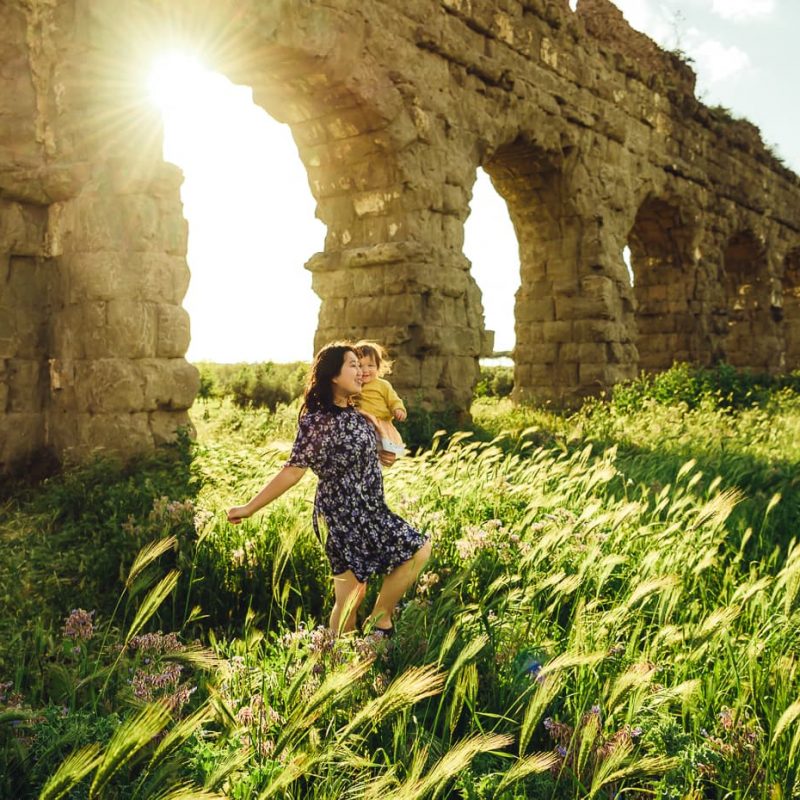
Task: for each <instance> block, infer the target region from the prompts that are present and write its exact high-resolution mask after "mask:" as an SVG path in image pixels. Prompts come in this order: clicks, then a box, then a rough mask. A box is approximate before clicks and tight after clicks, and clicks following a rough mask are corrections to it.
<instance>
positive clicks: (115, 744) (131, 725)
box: [89, 703, 170, 800]
mask: <svg viewBox="0 0 800 800" xmlns="http://www.w3.org/2000/svg"><path fill="white" fill-rule="evenodd" d="M169 719H170V713H169V709H168V708H167V707H166V706H165V705H164V704H162V703H153V704H151V705H148V706H145V707H144V708H143V709H142V710H141V711H140V712H139V713H138V714H136V715H135V716H133V717H131V718H130V719H128V720H126V721H125V722H123V723H122V725H120V726H119V728H117V730H116V731H114V735H113V736H112V737H111V741H110V742H109V743H108V745H107V746H106V748H105V752H104V753H103V756H102V758H101V760H100V762H99V764H98V766H97V771H96V772H95V775H94V779H93V780H92V784H91V786H90V787H89V800H95V798H98V797H101V796H102V794H103V792H104V790H105V787H106V786H107V785H108V782H109V781H110V780H111V778H113V777H114V775H115V774H116V772H117V771H118V770H119V769H121V768H122V767H123V766H124V765H125V764H127V763H128V762H129V761H130V760H131V759H132V758H133V757H134V756H135V755H136V754H137V753H138V752H139V751H140V750H141V749H142V748H144V747H145V746H146V745H148V744H150V742H152V741H153V739H154V738H155V737H156V736H157V735H158V734H159V733H161V731H163V730H164V728H165V727H166V726H167V723H168V722H169Z"/></svg>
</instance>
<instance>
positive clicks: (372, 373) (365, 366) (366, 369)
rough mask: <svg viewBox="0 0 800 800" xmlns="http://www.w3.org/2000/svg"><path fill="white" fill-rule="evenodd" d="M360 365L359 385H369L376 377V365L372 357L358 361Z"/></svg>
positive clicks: (365, 357)
mask: <svg viewBox="0 0 800 800" xmlns="http://www.w3.org/2000/svg"><path fill="white" fill-rule="evenodd" d="M358 363H359V364H361V383H369V382H370V381H373V380H375V378H376V377H377V376H378V365H377V364H376V363H375V359H374V358H373V357H372V356H364V357H363V358H359V359H358Z"/></svg>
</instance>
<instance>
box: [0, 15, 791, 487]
mask: <svg viewBox="0 0 800 800" xmlns="http://www.w3.org/2000/svg"><path fill="white" fill-rule="evenodd" d="M175 48H183V49H188V50H190V51H191V52H194V53H196V54H197V55H198V56H199V57H200V58H201V59H202V60H203V61H204V62H205V63H206V64H208V65H209V66H210V67H212V68H214V69H216V70H219V71H220V72H222V73H224V74H225V75H226V76H228V77H229V78H230V79H231V80H233V81H234V82H236V83H240V84H245V85H247V86H250V87H252V90H253V97H254V100H255V102H256V103H257V104H259V105H260V106H261V107H263V108H264V109H265V110H266V111H267V112H268V113H269V114H270V115H272V116H273V117H274V118H276V119H277V120H279V121H281V122H284V123H286V124H288V125H289V126H290V127H291V130H292V133H293V135H294V139H295V141H296V143H297V148H298V151H299V154H300V158H301V159H302V161H303V163H304V165H305V167H306V170H307V173H308V180H309V185H310V187H311V191H312V192H313V194H314V197H315V198H316V201H317V215H318V217H319V218H320V219H321V220H322V221H323V222H324V223H325V224H326V226H327V238H326V241H325V250H324V252H322V253H317V254H316V255H312V254H309V256H310V260H309V261H308V263H307V264H306V267H307V268H308V269H309V270H311V272H312V273H313V287H314V290H315V292H316V293H317V294H318V295H319V296H320V297H321V299H322V306H321V310H320V316H319V327H318V330H317V334H316V345H320V344H322V343H324V342H325V341H328V340H330V339H335V338H341V337H348V338H350V337H358V338H360V337H370V338H375V339H378V340H380V341H382V342H384V343H385V344H386V345H387V346H388V347H389V349H390V350H391V351H392V353H393V354H394V355H395V356H396V362H395V376H394V381H395V384H396V385H397V387H398V389H399V390H400V392H401V393H402V394H403V395H404V396H405V397H407V398H408V400H409V402H410V403H411V404H412V405H413V404H418V403H424V404H427V406H428V407H431V408H442V407H448V406H449V407H455V408H456V409H462V410H463V409H467V408H468V407H469V403H470V400H471V394H472V390H473V387H474V385H475V383H476V380H477V376H478V359H479V357H481V356H484V355H488V354H490V353H491V352H492V334H491V332H489V331H486V330H485V329H484V325H483V312H482V306H481V294H480V291H479V289H478V287H477V285H476V284H475V281H474V280H473V278H472V276H471V275H470V263H469V261H468V260H467V259H466V258H465V257H464V254H463V252H462V244H463V238H464V221H465V220H466V218H467V216H468V214H469V202H470V197H471V189H472V186H473V183H474V181H475V178H476V170H477V169H478V167H482V168H483V169H485V170H486V172H487V173H488V174H489V176H490V177H491V179H492V182H493V185H494V187H495V188H496V190H497V191H498V193H499V194H500V195H501V196H502V197H503V198H504V200H505V201H506V204H507V206H508V210H509V213H510V216H511V219H512V221H513V224H514V227H515V230H516V235H517V239H518V241H519V252H520V261H521V286H520V289H519V291H518V293H517V297H516V312H515V317H516V341H517V344H516V348H515V351H514V361H515V397H516V399H517V400H538V401H551V402H553V403H554V404H558V405H566V404H569V403H571V402H574V401H576V400H577V399H579V398H581V397H583V396H586V395H590V394H594V393H597V392H598V391H600V390H603V389H605V388H607V387H610V386H612V385H613V384H615V383H616V382H618V381H621V380H625V379H629V378H633V377H634V376H636V374H637V373H638V372H639V371H640V370H661V369H664V368H667V367H669V366H670V365H671V364H672V363H673V361H675V360H683V361H690V362H695V363H699V364H712V363H715V362H718V361H720V360H725V361H727V362H729V363H731V364H733V365H735V366H737V367H747V368H750V369H752V370H758V371H766V372H771V373H774V372H777V371H784V370H792V369H796V368H798V367H800V184H799V183H798V178H797V177H796V176H795V175H794V174H793V173H792V172H790V171H789V170H788V169H786V168H785V167H784V166H782V164H781V162H780V161H779V160H778V159H777V158H775V157H774V156H773V155H772V154H771V153H770V151H769V149H767V148H765V146H764V145H763V143H762V141H761V139H760V136H759V133H758V130H757V129H756V128H755V127H754V126H753V125H751V124H750V123H748V122H746V121H742V120H734V119H731V118H730V116H729V115H728V114H727V113H726V112H725V111H724V110H720V109H712V108H706V107H705V106H704V105H702V104H701V103H700V102H699V101H698V100H697V99H696V98H695V96H694V80H695V76H694V74H693V73H692V71H691V70H690V69H689V67H688V66H687V65H686V64H685V63H683V62H682V60H681V59H680V57H679V56H678V55H676V54H672V53H668V52H664V51H662V50H660V49H659V48H658V47H657V46H656V45H655V44H653V42H651V41H650V40H649V39H647V38H646V37H645V36H643V35H641V34H639V33H637V32H635V31H633V30H632V29H630V28H629V27H628V26H627V24H626V23H625V21H624V19H623V18H622V15H621V14H620V13H619V11H618V10H617V9H616V8H615V7H614V6H613V5H611V4H610V3H609V2H608V1H607V0H581V2H579V4H578V7H577V11H576V12H573V11H571V10H570V8H569V3H568V0H403V2H397V1H396V0H370V1H369V2H365V1H364V0H270V2H264V0H126V2H124V3H120V2H119V1H118V0H7V1H6V2H4V3H3V4H2V6H0V52H1V53H2V57H1V58H0V64H1V65H2V67H0V86H1V87H2V91H0V287H2V288H1V289H0V471H8V470H10V469H12V468H13V467H14V465H20V464H23V463H24V462H25V461H26V460H28V459H30V458H32V457H34V456H35V455H36V454H38V453H41V452H42V451H49V452H50V453H53V454H55V455H56V456H57V457H58V458H59V459H62V460H74V459H82V458H85V457H87V456H88V455H90V454H91V453H93V452H95V451H97V450H107V451H108V450H110V451H116V452H119V453H123V454H127V453H132V452H135V451H140V450H147V449H149V448H151V447H153V446H154V445H157V444H159V443H161V442H166V441H168V440H170V439H171V438H172V437H173V436H174V432H175V431H176V429H177V428H178V427H179V426H182V425H185V424H187V422H188V418H187V409H188V408H189V406H190V405H191V403H192V400H193V398H194V396H195V393H196V391H197V387H198V379H197V373H196V370H195V368H194V367H193V366H191V365H190V364H188V363H187V362H186V361H185V359H184V355H185V353H186V349H187V346H188V343H189V319H188V316H187V314H186V312H185V311H184V310H183V308H182V307H181V300H182V298H183V296H184V293H185V291H186V288H187V285H188V281H189V271H188V268H187V264H186V242H187V224H186V221H185V220H184V218H183V214H182V206H181V201H180V195H179V190H180V185H181V174H180V172H179V170H178V169H177V168H175V167H173V166H171V165H168V164H165V163H164V162H163V161H162V157H161V129H160V120H159V117H158V113H157V111H156V109H155V108H154V107H153V106H152V104H151V103H150V101H149V100H148V98H147V96H146V75H147V73H148V70H149V68H150V65H151V63H152V60H153V58H154V57H155V56H156V55H158V54H160V53H163V52H164V51H167V50H171V49H175ZM626 245H627V246H629V247H630V252H631V256H632V264H633V271H634V275H635V281H634V285H633V286H632V285H631V280H630V278H629V275H628V272H627V269H626V266H625V264H624V262H623V257H622V252H623V248H625V247H626ZM265 355H266V353H265ZM310 355H311V354H309V357H310Z"/></svg>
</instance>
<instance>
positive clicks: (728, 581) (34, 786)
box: [0, 366, 800, 800]
mask: <svg viewBox="0 0 800 800" xmlns="http://www.w3.org/2000/svg"><path fill="white" fill-rule="evenodd" d="M709 372H710V373H713V374H712V375H711V377H709V376H708V375H698V374H696V373H695V372H693V371H691V370H689V369H688V368H686V367H683V366H677V367H676V368H674V369H673V370H671V371H670V373H669V374H665V375H664V376H658V377H653V378H647V379H643V380H642V381H639V382H635V383H634V384H633V385H629V386H627V387H621V388H620V390H619V395H618V396H615V397H612V398H611V399H610V400H609V401H606V402H591V403H588V404H586V405H585V406H584V408H582V409H581V410H579V411H578V412H576V413H574V414H571V415H557V414H553V413H551V412H549V411H547V410H546V409H537V408H532V407H524V406H523V407H515V406H512V405H511V403H510V401H509V400H508V398H504V399H496V398H492V399H489V398H483V399H481V400H479V401H477V402H476V403H475V404H474V406H473V409H472V413H473V418H474V420H475V425H476V429H478V431H479V436H480V437H484V438H488V439H491V441H481V440H480V439H479V437H478V436H476V435H475V434H472V433H470V432H455V433H454V432H452V429H451V433H449V434H448V435H447V436H445V435H438V436H437V435H435V431H436V430H439V429H441V428H442V425H441V422H442V420H433V419H432V418H431V419H427V420H426V419H425V418H423V419H422V422H420V429H424V433H425V436H424V437H423V436H422V435H420V440H426V441H427V443H428V446H427V447H425V448H424V449H421V450H420V451H419V452H418V453H417V454H416V455H415V456H413V457H406V458H401V459H399V460H398V461H397V462H396V464H395V465H394V466H393V467H392V468H391V469H387V470H385V471H384V481H385V485H386V491H387V500H388V503H389V506H390V507H391V508H393V509H394V510H396V511H397V512H398V513H400V514H401V515H403V516H404V517H406V518H407V519H408V520H409V521H410V522H411V523H412V524H413V525H415V526H416V527H417V528H419V529H421V530H426V531H428V532H430V533H431V534H432V537H433V555H432V558H431V560H430V562H429V565H428V567H427V569H426V571H425V572H424V573H423V575H422V576H421V578H420V580H419V581H418V584H417V586H416V587H415V588H414V590H413V591H412V592H411V593H410V594H409V596H408V597H407V598H406V599H405V602H404V604H403V606H402V608H401V610H400V612H399V614H398V616H397V617H396V619H395V629H396V633H395V636H394V638H393V639H392V640H390V641H389V642H387V641H386V640H382V639H373V638H370V637H365V636H362V635H353V636H348V637H344V638H340V639H334V638H333V637H332V636H331V635H330V634H329V632H327V631H326V629H325V628H324V627H322V624H323V623H324V620H325V619H326V617H327V614H328V613H329V611H330V604H331V594H332V592H331V590H330V576H329V574H328V568H327V565H326V562H325V557H324V552H323V550H322V546H321V545H320V543H319V542H317V541H316V539H315V538H314V535H313V532H312V531H311V525H310V508H311V503H312V499H313V495H314V490H315V484H314V479H313V477H311V476H307V477H306V478H305V479H304V481H303V482H301V483H300V484H299V485H298V486H297V487H295V489H293V490H292V492H291V493H288V494H287V495H285V496H283V497H281V498H280V499H279V500H277V501H276V502H275V503H274V504H272V505H271V506H270V507H269V509H267V510H265V511H264V512H262V513H261V514H260V515H257V516H256V517H255V518H252V519H250V520H247V521H245V522H244V523H243V524H242V525H241V526H236V527H234V526H230V525H228V524H227V522H226V521H225V509H226V508H227V507H228V506H230V505H232V504H234V503H238V502H241V501H243V500H244V499H246V498H247V497H249V496H251V495H252V494H253V493H254V492H255V491H257V490H258V489H259V488H260V487H261V486H262V485H263V483H264V482H265V480H267V479H268V478H269V477H270V476H271V475H272V474H273V473H274V472H275V471H276V470H277V469H278V468H279V467H280V465H281V464H282V463H284V461H285V459H286V457H287V455H288V452H289V449H290V447H291V441H292V438H293V435H294V431H295V429H296V419H297V405H296V403H297V401H295V404H294V405H293V406H278V408H277V411H276V412H275V413H270V412H268V411H267V410H266V409H265V408H260V409H240V408H238V407H236V406H235V404H234V403H233V402H232V400H231V399H230V398H226V399H223V400H222V401H220V400H218V399H214V398H213V397H212V398H211V399H209V400H207V401H203V402H200V403H198V405H197V406H196V408H195V409H194V410H193V420H194V422H195V425H196V427H197V430H198V443H197V444H196V445H194V448H193V456H194V460H193V464H192V466H191V469H189V467H188V464H187V463H186V462H185V461H181V460H180V459H179V460H178V462H175V461H164V462H163V464H162V466H161V467H159V466H157V464H158V463H161V462H159V461H158V460H157V462H156V465H154V464H152V463H150V464H146V463H144V462H142V463H140V464H138V465H135V466H132V467H128V468H124V469H123V468H116V467H115V468H113V469H112V468H109V467H106V468H105V475H104V474H103V469H102V468H100V467H99V466H95V467H92V468H89V469H87V470H86V471H83V472H74V473H69V474H67V475H65V476H63V477H62V478H58V479H53V480H51V481H49V482H47V483H45V484H43V485H42V486H40V487H38V489H37V488H35V487H32V488H30V489H29V490H28V493H27V494H24V495H22V496H20V497H19V498H18V499H17V500H15V501H13V502H12V503H8V504H6V506H4V507H3V509H2V514H3V517H2V522H3V525H2V526H0V536H2V543H3V545H4V551H5V552H8V553H9V554H10V555H9V559H8V560H9V561H10V566H8V567H0V568H2V569H6V570H14V572H17V571H18V572H19V573H20V575H21V580H22V583H23V586H24V587H25V588H24V591H23V590H19V591H18V590H16V589H14V588H6V585H7V581H6V580H5V579H6V578H9V577H10V576H11V575H12V574H13V573H12V572H10V571H7V572H6V573H5V574H4V575H3V578H4V581H3V583H2V585H3V590H2V591H3V592H4V593H5V595H4V596H5V605H4V606H3V609H2V617H3V620H4V623H5V624H6V625H7V627H6V632H7V634H8V635H7V636H6V637H4V638H2V639H0V652H3V653H4V656H3V659H4V660H2V661H0V664H2V667H0V669H1V670H2V671H0V759H2V760H0V775H2V778H0V781H5V783H2V782H0V794H2V795H3V796H6V795H8V796H16V797H20V798H23V797H26V796H36V794H37V793H38V792H39V791H40V790H41V788H42V786H43V785H44V784H45V782H46V781H48V780H49V781H51V782H52V781H55V779H56V777H57V776H58V774H59V773H58V772H57V770H59V769H61V770H62V772H61V774H62V777H63V776H64V775H66V774H68V773H71V774H73V775H74V776H78V775H82V777H80V779H79V780H77V781H76V782H75V784H74V786H73V787H72V789H71V790H70V791H72V792H73V794H72V795H69V796H72V797H85V796H86V795H87V793H88V791H89V787H90V786H93V785H94V786H96V787H97V789H96V793H97V795H98V796H102V797H114V798H117V797H119V798H133V797H134V796H136V797H137V798H149V797H156V796H158V794H159V792H165V791H167V790H168V789H169V787H180V786H183V785H186V786H189V785H191V786H194V787H195V788H194V789H192V791H193V792H194V793H195V794H194V795H190V794H189V790H188V789H186V790H184V791H185V796H213V793H220V794H224V796H227V797H234V798H239V799H240V800H245V799H249V798H256V797H260V796H261V797H284V798H320V799H322V798H326V799H327V798H333V797H337V798H338V797H343V796H362V797H366V798H375V799H376V800H377V798H381V800H392V799H393V798H394V799H395V800H400V798H402V799H403V800H407V798H414V797H417V798H422V797H463V798H470V799H471V800H475V799H476V798H478V799H479V800H488V799H489V798H495V799H497V798H500V800H517V798H519V799H520V800H521V798H524V797H539V796H542V797H551V798H554V800H555V799H558V798H577V797H588V796H593V797H608V796H615V795H619V794H622V795H623V796H624V795H630V796H653V797H665V798H675V800H677V799H678V798H686V797H689V798H696V797H710V798H711V797H718V798H723V797H741V798H745V797H769V798H772V797H789V796H792V792H794V793H797V791H798V789H800V728H799V727H798V725H799V724H800V704H798V703H797V697H798V696H800V667H798V661H797V647H798V638H797V631H798V630H800V590H799V587H800V578H798V576H800V547H798V546H797V544H796V542H795V541H794V536H795V535H796V531H797V530H798V527H800V526H798V524H797V523H798V513H800V512H799V511H798V509H800V498H798V491H799V490H800V486H798V481H797V475H798V474H800V470H798V465H799V464H800V398H799V397H798V395H797V393H796V392H795V391H794V390H793V389H792V388H791V385H792V384H791V381H792V380H794V378H792V377H791V376H789V377H785V378H781V379H777V378H776V379H772V383H770V384H768V385H762V384H760V383H758V382H757V381H756V380H755V379H751V378H750V377H748V376H741V375H738V374H737V373H735V372H733V371H731V370H730V369H729V368H719V369H717V370H714V371H709ZM409 405H410V406H411V407H412V408H413V407H414V404H413V403H410V404H409ZM449 422H450V423H451V425H454V424H455V420H452V419H451V420H450V421H449ZM404 435H406V438H407V440H408V439H410V438H411V437H409V436H408V434H407V433H406V431H404ZM176 463H177V464H183V465H184V466H183V467H181V468H178V467H176V466H175V464H176ZM170 465H171V466H170ZM181 471H183V474H182V477H181V476H179V474H178V473H180V472H181ZM125 495H129V496H125ZM92 526H99V527H100V534H98V537H99V536H101V535H102V537H104V539H105V540H106V541H108V542H109V545H108V550H109V551H112V550H113V551H116V554H114V553H113V552H109V553H104V554H103V555H102V556H100V555H99V554H97V553H94V551H97V550H99V549H100V547H101V545H100V542H101V541H102V539H100V538H94V537H93V536H92V535H89V536H87V534H86V528H87V527H89V528H91V527H92ZM113 526H117V527H120V528H121V527H123V526H124V527H125V533H124V536H123V535H122V534H120V533H115V532H114V531H113V530H112V529H111V528H112V527H113ZM40 529H41V531H43V532H46V535H44V533H42V534H37V531H39V530H40ZM84 540H87V541H88V543H89V544H88V545H87V546H86V549H85V550H83V555H82V556H81V557H80V558H79V557H77V556H75V555H74V554H71V553H72V551H74V552H76V553H79V552H81V550H82V548H83V547H84V545H83V542H84ZM134 542H135V543H136V547H134V544H133V543H134ZM50 543H55V544H53V545H52V546H51V544H50ZM778 545H780V546H778ZM48 547H49V550H48ZM56 548H58V549H56ZM90 548H93V550H91V549H90ZM63 553H69V554H68V555H66V556H64V557H63V559H62V554H63ZM93 553H94V554H95V555H96V556H97V558H96V559H95V560H101V559H107V561H103V562H102V563H103V565H104V566H103V569H109V570H112V572H113V575H114V581H113V588H111V589H110V590H109V593H108V596H107V597H100V594H101V589H100V587H99V586H98V578H97V574H96V570H98V569H99V567H98V566H97V565H96V564H95V563H94V562H93V560H92V559H91V558H90V555H92V554H93ZM27 554H33V556H34V557H33V558H32V559H31V561H32V562H33V563H35V564H36V568H35V569H31V567H30V566H29V565H28V564H27V559H26V555H27ZM46 554H48V555H49V560H48V559H47V558H46V557H45V556H46ZM46 563H47V564H48V565H49V566H48V568H47V569H46V568H45V564H46ZM48 570H49V572H48ZM172 570H176V571H177V572H179V573H180V575H179V576H178V575H177V572H176V573H172V572H171V571H172ZM48 574H51V575H52V578H51V579H52V580H53V581H54V585H61V586H62V587H65V592H66V591H69V595H68V597H69V600H70V603H69V604H67V605H64V604H63V603H64V598H63V597H60V596H59V595H58V593H57V592H55V591H52V590H50V591H46V592H45V593H44V594H42V595H38V594H37V592H38V589H39V587H40V585H41V586H42V587H45V588H46V586H47V576H48ZM173 574H175V575H176V577H169V576H170V575H173ZM59 582H60V583H59ZM12 583H13V581H12ZM159 587H160V588H159ZM165 587H166V588H165ZM168 589H169V590H171V591H167V590H168ZM375 591H376V585H375V584H372V585H371V586H370V588H369V597H370V598H372V597H374V595H375ZM82 592H85V594H82ZM84 599H92V600H96V599H97V600H99V603H100V604H99V605H98V606H90V605H86V604H83V600H84ZM368 601H369V598H368ZM73 604H74V605H75V606H76V607H79V608H87V609H90V610H94V611H95V612H96V613H95V614H94V615H91V614H88V612H84V613H83V614H81V613H77V612H76V613H75V614H74V615H72V614H71V615H70V619H71V622H69V624H67V623H66V622H63V623H62V622H61V620H62V619H63V617H64V616H65V615H66V613H67V611H68V610H69V608H70V607H71V605H73ZM367 608H368V602H367V603H365V606H364V609H362V613H363V612H364V611H366V610H367ZM34 609H36V610H35V611H34ZM100 609H103V610H102V611H101V610H100ZM37 615H38V616H37ZM87 615H88V616H87ZM25 620H27V624H28V633H27V634H26V635H25V636H22V637H17V638H16V639H15V638H14V637H15V633H14V632H15V630H17V629H19V628H20V623H21V622H25ZM90 622H91V624H92V625H93V626H94V629H95V631H97V633H95V635H94V636H92V637H90V638H86V639H84V638H81V637H80V636H78V633H80V632H82V631H85V630H87V629H88V626H89V624H90ZM140 625H141V626H142V630H143V631H147V632H148V633H147V634H146V635H148V636H149V637H150V638H149V639H146V640H145V641H146V642H150V643H151V646H150V649H149V650H145V649H144V648H142V647H138V648H131V646H130V643H131V641H132V640H131V635H132V632H133V630H134V629H135V628H138V627H139V626H140ZM21 627H22V628H23V629H24V628H25V625H24V624H23V625H22V626H21ZM67 630H70V631H72V633H73V635H71V636H67V634H66V631H67ZM164 630H168V631H174V632H175V633H174V634H163V633H158V631H164ZM100 632H102V634H101V635H100ZM166 637H172V638H170V639H169V642H171V643H173V644H179V645H180V646H181V648H182V649H181V650H176V648H173V649H172V651H170V648H169V647H164V646H159V645H156V644H155V643H156V642H161V643H163V642H164V641H166ZM195 637H196V638H198V639H199V640H200V642H201V643H202V645H205V646H206V647H207V648H208V649H202V650H201V649H199V648H200V645H192V640H193V639H194V638H195ZM209 651H211V652H209ZM145 662H146V663H145ZM174 664H180V665H181V666H182V667H183V670H182V672H181V673H180V675H179V676H177V680H175V673H174V667H173V666H172V665H174ZM170 670H172V671H171V672H170ZM147 674H149V675H150V676H151V677H150V678H147V677H146V675H147ZM165 675H166V676H167V677H166V678H165V677H164V676H165ZM157 676H162V677H161V678H157ZM169 676H172V677H169ZM9 682H11V683H12V686H10V687H9V686H8V683H9ZM195 687H196V691H194V692H193V693H189V694H188V695H187V692H189V690H190V689H192V688H195ZM136 692H138V694H139V696H136ZM169 697H172V698H185V699H184V702H183V705H181V707H180V708H179V709H175V708H174V706H173V709H174V710H173V713H172V715H171V716H170V718H169V719H167V717H165V716H164V715H162V714H161V713H160V712H158V711H157V710H154V708H153V704H154V703H159V702H164V701H166V700H167V698H169ZM62 706H65V707H66V710H64V708H62ZM143 708H144V709H145V710H143ZM148 708H149V709H151V710H150V711H147V710H146V709H148ZM120 731H121V732H120ZM154 731H158V732H157V734H154V733H153V732H154ZM87 748H88V749H87ZM161 748H163V749H161ZM70 753H72V754H73V755H72V756H69V754H70ZM159 753H160V755H159ZM70 758H72V761H70ZM59 764H61V767H59ZM64 765H66V766H64ZM103 765H105V766H103ZM83 769H85V770H86V772H85V774H84V773H81V770H83ZM98 776H99V777H98ZM104 776H107V777H108V782H107V783H105V782H104V781H105V777H104ZM51 785H54V784H52V783H51ZM201 786H204V787H205V789H204V790H201V789H200V788H199V787H201ZM176 791H177V789H176ZM202 791H205V792H207V793H210V795H209V794H206V795H203V794H201V792H202Z"/></svg>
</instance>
